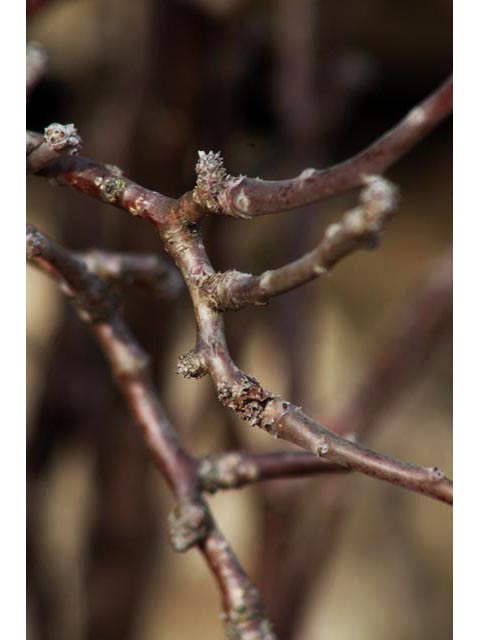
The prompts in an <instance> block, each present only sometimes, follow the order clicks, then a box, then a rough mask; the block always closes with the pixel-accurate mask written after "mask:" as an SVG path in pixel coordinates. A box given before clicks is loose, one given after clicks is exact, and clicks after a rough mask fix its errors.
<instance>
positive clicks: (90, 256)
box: [75, 249, 183, 298]
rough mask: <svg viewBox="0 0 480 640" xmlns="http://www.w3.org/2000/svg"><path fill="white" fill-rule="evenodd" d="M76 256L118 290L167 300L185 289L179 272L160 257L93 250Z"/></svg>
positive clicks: (157, 255)
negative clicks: (142, 292) (130, 289)
mask: <svg viewBox="0 0 480 640" xmlns="http://www.w3.org/2000/svg"><path fill="white" fill-rule="evenodd" d="M75 255H77V256H78V257H79V258H81V259H82V260H84V261H85V264H86V265H87V267H88V269H89V270H90V271H92V272H94V273H96V274H97V275H98V276H100V277H101V278H103V279H104V280H107V281H108V282H111V283H112V284H114V285H116V286H119V287H130V286H133V287H140V288H143V289H146V290H148V291H150V292H151V293H153V294H154V295H156V296H160V297H164V298H171V297H175V296H176V295H178V293H179V292H180V291H181V290H182V289H183V280H182V279H181V277H180V274H179V273H178V271H177V270H176V269H175V267H173V266H172V265H170V264H168V263H167V262H166V261H165V260H163V259H162V257H161V256H160V255H159V254H142V253H117V252H113V251H103V250H99V249H92V250H91V251H88V252H85V253H77V254H75Z"/></svg>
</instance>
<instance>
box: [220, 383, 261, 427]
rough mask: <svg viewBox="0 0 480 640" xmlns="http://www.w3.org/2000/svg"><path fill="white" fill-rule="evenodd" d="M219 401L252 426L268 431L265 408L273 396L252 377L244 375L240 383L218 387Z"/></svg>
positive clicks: (224, 384)
mask: <svg viewBox="0 0 480 640" xmlns="http://www.w3.org/2000/svg"><path fill="white" fill-rule="evenodd" d="M217 394H218V399H219V401H220V402H221V403H222V404H223V405H224V406H225V407H228V408H229V409H232V410H233V411H235V413H237V415H238V416H239V417H240V418H242V420H245V421H246V422H248V423H249V424H251V425H252V426H256V427H260V428H262V429H266V422H265V408H266V406H267V404H268V402H269V401H270V400H272V398H273V396H272V395H271V394H270V393H269V392H268V391H266V390H265V389H263V387H262V386H261V385H260V384H259V383H258V381H257V380H255V378H253V377H252V376H247V375H246V374H242V375H241V378H240V380H239V381H235V382H234V383H231V382H220V383H219V384H218V385H217Z"/></svg>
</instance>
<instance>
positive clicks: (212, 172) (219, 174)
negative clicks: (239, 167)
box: [193, 151, 250, 218]
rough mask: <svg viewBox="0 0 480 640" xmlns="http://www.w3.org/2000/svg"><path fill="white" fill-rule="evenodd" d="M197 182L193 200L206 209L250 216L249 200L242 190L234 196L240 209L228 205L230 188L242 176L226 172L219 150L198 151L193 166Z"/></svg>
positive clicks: (235, 184) (237, 182)
mask: <svg viewBox="0 0 480 640" xmlns="http://www.w3.org/2000/svg"><path fill="white" fill-rule="evenodd" d="M195 171H196V174H197V182H196V185H195V188H194V190H193V201H194V202H196V203H197V204H199V205H200V206H203V207H205V208H206V209H208V211H212V212H222V213H225V214H226V215H232V216H239V217H245V218H248V217H250V216H249V215H248V214H247V213H245V212H246V211H248V208H249V205H250V201H249V198H248V196H247V195H246V194H245V193H244V191H243V190H240V193H239V194H238V196H236V197H235V201H236V204H237V205H238V206H239V209H240V211H238V210H236V209H233V210H232V208H231V207H230V204H229V201H228V194H229V191H230V189H232V188H233V187H238V186H239V185H240V184H241V182H242V181H243V180H244V176H238V177H234V176H231V175H230V174H228V173H227V171H226V169H225V167H224V165H223V158H222V156H221V154H220V152H219V151H217V153H214V152H213V151H209V152H208V153H206V152H205V151H199V152H198V160H197V164H196V166H195Z"/></svg>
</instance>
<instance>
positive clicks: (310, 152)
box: [27, 0, 452, 640]
mask: <svg viewBox="0 0 480 640" xmlns="http://www.w3.org/2000/svg"><path fill="white" fill-rule="evenodd" d="M451 11H452V3H451V2H450V1H447V0H424V2H415V1H414V0H402V1H401V2H398V1H395V0H363V2H358V1H357V0H343V1H341V2H327V1H326V0H270V1H266V0H265V1H263V0H257V1H248V0H136V1H135V2H131V1H129V0H51V1H43V2H42V1H41V0H36V1H34V0H32V1H29V2H27V13H28V17H27V33H28V38H29V40H35V41H38V42H40V43H41V44H43V45H44V46H45V48H46V50H47V52H48V55H49V65H48V71H47V74H46V76H45V77H44V79H43V80H42V81H41V83H40V84H39V85H38V86H37V88H36V89H35V90H34V92H33V94H32V96H31V98H30V100H29V102H28V107H27V127H28V128H30V129H34V130H38V131H43V129H44V127H45V126H46V125H48V124H50V123H51V122H55V121H57V122H62V123H67V122H74V123H75V125H76V126H77V128H78V130H79V132H80V134H81V136H82V139H83V142H84V144H83V151H82V153H83V155H85V156H87V157H92V158H95V159H96V160H99V161H102V162H107V163H111V164H115V165H118V166H120V167H121V168H122V169H123V170H124V172H125V175H127V176H128V177H130V178H132V179H134V180H135V181H137V182H139V183H140V184H142V185H145V186H147V187H149V188H152V189H155V190H158V191H160V192H161V193H164V194H166V195H169V196H173V197H177V196H178V195H180V194H181V193H183V192H184V191H186V190H189V189H191V188H192V187H193V185H194V181H195V174H194V167H195V162H196V155H197V150H199V149H203V150H206V151H208V150H210V149H212V150H214V151H217V150H220V151H221V152H222V154H223V156H224V158H225V164H226V167H227V169H228V171H229V172H230V173H232V174H239V173H243V174H247V175H250V176H257V175H259V176H262V177H264V178H283V177H290V176H292V175H297V174H298V173H299V172H300V171H301V170H302V169H303V168H305V167H312V166H314V167H317V168H320V167H324V166H327V165H328V164H331V163H332V162H336V161H339V160H342V159H345V158H346V157H348V156H349V155H351V154H352V153H355V152H357V151H359V150H360V149H361V148H362V147H363V146H365V145H366V144H368V143H370V142H371V141H373V140H374V139H375V138H376V137H377V136H379V135H380V134H382V133H383V132H384V131H385V130H386V129H387V128H389V127H390V126H392V125H393V124H394V123H395V122H396V121H397V120H398V119H400V118H401V117H402V116H403V115H404V114H405V113H406V112H407V111H408V110H409V109H410V108H411V107H413V106H414V105H415V104H416V103H417V102H418V101H419V100H421V99H423V98H424V97H425V96H426V95H427V94H428V93H430V92H431V91H432V90H433V89H435V88H436V86H437V85H438V84H439V83H440V82H441V81H443V79H444V78H445V77H446V76H447V75H448V74H449V73H450V70H451V44H452V43H451V25H452V16H451ZM451 133H452V132H451V123H450V122H448V123H445V124H443V125H442V126H441V127H440V128H439V129H438V130H437V131H435V132H434V133H433V134H432V135H431V136H430V137H429V138H428V139H427V140H425V141H424V142H422V144H421V145H419V146H418V147H417V148H416V149H415V150H414V151H413V152H411V153H410V155H409V156H408V157H407V158H405V159H403V160H402V161H401V162H399V163H398V165H396V166H395V167H394V168H393V169H392V170H391V171H390V172H389V174H388V175H389V177H390V178H391V179H392V180H393V181H395V182H396V183H397V184H398V185H399V186H400V188H401V194H402V202H401V209H400V213H399V214H398V216H396V217H395V219H394V220H393V221H392V223H391V224H390V226H389V227H388V230H387V232H386V234H385V235H384V237H383V239H382V243H381V246H380V248H379V249H378V250H376V251H373V252H368V253H367V252H358V253H357V254H355V255H354V256H352V257H350V258H348V259H346V260H345V261H344V262H342V263H341V264H340V265H339V266H338V268H336V269H335V270H334V271H333V273H332V275H331V277H329V278H328V279H326V280H322V281H319V282H315V283H312V284H309V285H307V286H305V287H303V288H301V289H299V290H297V291H295V292H291V293H289V294H287V295H285V296H283V297H281V298H279V299H275V300H273V301H272V302H271V304H270V306H269V307H258V308H254V309H246V310H243V311H240V312H237V313H230V314H228V315H226V327H227V338H228V341H229V344H230V346H231V351H232V354H233V356H234V358H235V359H236V360H237V361H238V362H239V364H240V365H241V366H242V367H243V368H245V369H246V370H247V371H248V372H249V373H250V374H252V375H255V376H256V377H257V378H258V379H259V380H260V381H261V382H262V383H263V384H264V386H266V387H267V388H269V389H271V390H272V391H274V392H276V393H281V394H284V395H285V396H286V397H287V398H289V399H290V400H291V401H293V402H295V403H296V404H299V405H300V406H302V407H303V408H304V410H305V411H306V412H307V413H308V414H310V415H312V416H314V417H315V418H318V419H319V420H323V421H324V422H326V424H335V419H336V417H337V416H342V415H349V416H350V418H351V420H352V426H353V427H356V424H355V420H356V415H355V414H354V415H350V414H349V413H348V408H349V406H350V405H349V399H350V398H352V394H354V393H355V390H356V389H358V386H357V385H358V383H359V381H361V380H363V379H365V376H366V375H367V376H368V371H369V366H370V365H371V363H372V361H374V360H372V358H373V359H374V358H375V356H376V355H377V354H379V353H380V354H381V353H382V350H383V349H384V348H385V347H384V346H383V345H384V344H385V341H387V342H388V336H389V335H390V334H391V332H392V331H394V332H395V331H398V330H399V331H401V330H402V326H403V325H402V322H404V321H403V318H404V317H405V315H404V311H403V310H404V308H405V305H407V308H408V305H409V302H408V301H409V300H411V299H415V295H416V294H415V292H416V291H417V290H418V287H419V286H420V285H421V283H422V282H424V281H425V278H426V277H428V274H429V273H431V272H432V271H431V270H432V268H433V269H434V270H435V266H433V267H432V265H435V264H438V263H436V262H435V260H437V258H440V257H441V256H442V255H444V254H445V252H446V251H447V250H448V247H449V245H450V243H451V236H452V229H451V223H452V220H451V200H452V179H451V173H452V167H451V160H452V158H451ZM27 203H28V221H29V222H31V223H33V224H35V225H37V226H38V227H39V228H40V229H41V230H42V231H44V232H45V233H47V234H49V235H50V236H51V237H52V238H54V239H56V240H58V241H60V242H61V243H62V244H64V245H65V246H67V247H69V248H71V249H78V250H86V249H89V248H93V247H96V248H100V247H101V248H107V249H112V250H128V251H149V252H152V251H153V252H161V251H162V248H161V245H160V241H159V239H158V237H157V236H156V234H155V233H154V231H153V228H152V227H151V226H150V225H148V224H146V223H144V222H143V221H140V220H137V219H134V218H131V217H129V216H128V215H126V214H125V213H124V212H119V211H117V210H115V209H113V208H111V207H108V206H107V205H105V204H102V203H99V202H96V201H94V200H90V199H88V198H87V197H85V196H81V195H79V194H77V193H74V192H72V191H69V190H66V189H59V188H53V187H52V185H50V184H49V183H48V182H47V181H46V180H44V179H41V178H35V177H32V178H29V181H28V194H27ZM354 203H355V194H345V195H342V196H341V197H336V198H334V199H332V200H329V201H327V202H322V203H320V204H318V205H315V206H313V207H308V208H305V209H304V210H300V211H296V212H292V213H286V214H281V215H276V216H269V217H265V218H260V219H258V220H255V221H252V222H245V221H237V220H232V219H223V218H220V217H213V218H212V219H211V220H208V221H207V223H206V224H205V225H204V227H205V228H204V234H205V242H206V246H207V249H208V251H209V253H210V255H211V258H212V261H213V264H214V266H215V267H217V268H218V269H226V268H237V269H239V270H242V271H247V272H252V273H255V272H259V271H262V270H264V269H268V268H273V267H277V266H280V265H281V264H283V263H285V262H286V261H287V260H291V259H293V258H295V257H298V256H299V255H301V254H302V253H303V252H304V251H306V250H309V249H311V248H313V247H314V246H315V244H316V243H317V242H318V240H319V239H320V237H321V234H322V231H323V230H324V229H325V226H326V225H327V224H328V223H330V222H332V221H334V220H335V219H337V218H338V217H339V216H340V215H341V214H342V213H343V212H344V211H345V210H346V209H347V208H349V207H351V206H353V205H354ZM27 296H28V300H27V306H28V317H27V329H28V335H27V348H28V394H27V395H28V399H27V402H28V404H27V406H28V451H27V469H28V479H27V481H28V514H27V522H28V524H27V526H28V530H27V562H28V625H29V627H28V628H29V631H28V634H29V639H30V640H50V639H54V638H55V639H57V638H58V639H62V640H63V639H68V640H80V639H82V640H84V639H88V640H129V639H133V638H135V639H138V640H154V639H158V638H166V639H168V640H184V639H185V640H186V639H191V638H197V637H201V638H209V639H210V638H211V639H212V640H217V639H218V640H219V639H220V638H222V637H223V629H222V625H221V622H220V620H219V613H220V607H219V598H218V594H217V592H216V588H215V585H214V583H213V580H212V579H211V577H210V575H209V573H208V571H207V568H206V567H205V565H204V564H203V562H202V561H201V559H200V558H199V557H198V555H197V554H196V553H195V552H191V553H188V554H185V555H177V554H175V553H174V552H173V551H172V550H171V549H170V547H169V545H168V541H167V531H166V526H165V523H166V517H167V514H168V511H169V509H170V507H171V505H172V502H171V498H170V496H169V494H168V492H167V491H166V488H165V486H164V483H163V481H162V479H161V477H159V475H158V473H157V471H156V469H155V468H154V467H153V465H152V464H151V463H150V461H149V459H148V456H147V454H146V452H145V451H144V448H143V444H142V442H141V440H140V438H139V437H138V435H137V433H136V431H135V429H134V427H133V425H132V422H131V419H130V417H129V415H128V412H127V410H126V408H125V406H124V404H123V402H122V399H121V398H120V396H119V393H118V392H117V390H116V389H115V387H114V384H113V381H112V379H111V375H110V373H109V371H108V368H107V366H106V364H105V363H104V362H103V359H102V357H101V355H100V354H99V352H98V350H97V348H96V345H95V344H94V342H93V340H92V339H91V337H90V335H89V333H88V331H87V330H86V328H85V327H84V326H82V324H81V323H80V322H79V321H78V319H77V317H76V316H75V314H74V312H73V311H72V309H71V308H70V307H69V306H68V305H67V304H66V302H65V300H64V299H63V297H62V296H61V294H60V293H59V292H58V291H57V289H56V287H55V285H54V284H52V283H51V282H49V281H48V280H47V279H46V278H45V277H44V276H43V275H41V274H39V273H36V272H35V271H33V270H32V269H29V271H28V281H27ZM412 296H413V298H412ZM405 301H407V302H405ZM447 307H448V305H447ZM124 312H125V316H126V317H127V319H128V323H129V324H130V326H131V328H132V330H133V331H134V333H135V334H136V336H137V337H138V338H139V340H140V342H141V344H142V345H143V346H144V347H145V348H146V349H147V350H148V351H149V352H150V353H151V354H152V356H153V358H154V370H155V376H156V380H157V382H158V387H159V390H160V393H161V397H162V399H163V402H164V404H165V406H166V408H167V410H168V412H169V414H170V416H171V418H172V420H173V422H174V424H175V425H176V428H177V429H178V431H179V433H180V435H181V438H182V440H183V442H184V443H185V444H186V445H187V446H188V448H189V449H190V450H191V452H192V453H194V454H196V455H203V454H207V453H212V452H218V451H222V450H226V449H235V448H245V449H249V450H251V451H267V450H273V449H274V448H278V449H285V448H286V445H285V443H283V445H280V444H278V442H277V441H273V440H272V439H271V438H270V437H269V436H268V435H266V434H264V433H262V432H260V431H257V430H251V429H249V428H247V426H246V425H245V424H242V423H240V422H238V421H237V420H236V419H235V418H234V417H233V416H232V415H229V414H227V413H226V411H225V410H224V409H223V408H222V407H220V405H219V404H218V402H217V400H216V397H215V394H214V392H213V390H212V385H211V383H210V382H209V380H208V379H207V378H204V379H202V380H199V381H195V380H185V379H183V378H180V377H179V376H176V375H175V368H176V359H177V357H178V356H179V355H180V354H182V353H184V352H186V351H187V350H188V349H190V348H191V347H192V346H193V344H194V339H195V328H194V321H193V314H192V312H191V307H190V303H189V300H188V296H187V294H186V293H185V292H182V293H181V294H180V295H179V296H178V297H177V298H176V299H174V300H170V301H165V300H159V299H155V298H153V297H151V296H149V295H147V294H145V293H142V292H139V291H133V290H130V291H129V292H128V295H127V297H126V299H125V306H124ZM434 312H435V309H434V308H433V307H432V313H434ZM440 315H441V322H440V323H439V328H438V330H437V331H436V333H435V335H434V337H433V338H432V339H431V340H430V341H429V342H428V345H426V346H425V345H422V344H421V345H420V348H419V347H418V345H416V346H415V345H414V346H413V347H412V353H408V354H407V356H408V357H407V360H408V361H409V362H410V364H409V366H408V367H407V368H406V370H405V371H402V372H399V373H398V383H396V384H393V385H392V384H391V381H390V383H388V388H387V386H386V388H385V398H384V400H385V401H383V399H382V393H383V389H382V384H381V382H380V384H379V385H377V392H378V395H379V397H380V400H378V399H377V400H376V405H375V407H374V408H373V410H372V412H371V415H369V422H368V431H369V435H370V431H371V438H370V440H369V442H370V444H371V445H372V446H373V447H374V448H376V449H378V450H380V451H383V452H386V453H389V454H391V455H393V456H396V457H399V458H402V459H405V460H408V461H410V462H414V463H417V464H423V465H427V466H430V465H432V466H433V465H438V466H440V467H441V468H442V469H443V470H444V471H445V472H446V473H447V474H449V475H451V472H452V462H451V452H452V434H451V395H452V394H451V326H450V325H451V319H450V317H449V315H448V312H446V313H445V314H443V315H442V314H440ZM392 327H393V329H392ZM423 346H425V349H423ZM417 351H418V353H417ZM417 356H418V357H417ZM393 380H394V383H395V382H396V380H395V375H394V376H393ZM385 384H386V385H387V382H386V383H385ZM392 387H393V389H394V391H393V392H392ZM350 413H351V412H350ZM374 427H375V430H373V428H374ZM366 430H367V429H365V431H366ZM210 504H211V506H212V509H213V511H214V514H215V515H216V517H217V518H218V521H219V524H220V527H221V528H222V529H223V531H224V533H225V534H226V536H227V537H228V539H229V540H230V542H231V544H232V545H233V547H234V549H235V551H236V552H237V553H238V555H239V557H240V559H241V561H242V563H243V564H244V566H245V567H246V568H247V570H248V572H249V574H250V575H251V576H252V578H253V579H254V581H255V582H256V584H257V585H259V586H260V588H261V589H262V592H263V594H264V597H265V600H266V603H267V608H268V611H269V614H270V616H271V618H272V619H273V621H274V624H275V626H276V629H277V632H278V636H279V639H280V640H291V639H294V638H295V639H302V640H314V639H317V638H324V637H328V639H329V640H347V639H348V640H351V639H352V638H355V639H356V640H363V639H365V640H366V639H369V640H384V639H385V638H389V639H390V640H414V639H417V638H418V639H420V638H421V639H422V640H426V639H427V638H428V639H432V640H433V639H435V640H442V639H446V638H450V637H451V622H452V620H451V617H452V609H451V604H452V577H451V560H452V557H451V552H452V549H451V543H452V523H451V511H450V509H449V508H448V507H447V506H445V505H443V504H440V503H436V502H434V501H432V500H429V499H427V498H423V497H421V496H418V495H415V494H410V493H407V492H403V491H402V490H400V489H398V488H396V487H392V486H389V485H386V484H384V483H380V482H376V481H374V480H370V479H368V478H365V477H362V476H360V475H355V476H352V477H348V478H347V477H345V476H343V477H341V478H338V477H337V478H333V477H332V478H327V477H323V478H322V477H318V478H312V479H303V480H281V481H274V482H269V483H264V484H262V485H259V486H256V487H252V488H248V489H243V490H240V491H235V492H228V493H224V494H219V495H216V496H214V497H213V498H211V499H210Z"/></svg>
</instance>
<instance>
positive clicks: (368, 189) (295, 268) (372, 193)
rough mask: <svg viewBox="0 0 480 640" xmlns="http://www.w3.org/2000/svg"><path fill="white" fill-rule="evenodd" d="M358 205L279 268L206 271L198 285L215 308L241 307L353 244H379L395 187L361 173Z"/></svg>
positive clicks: (316, 270)
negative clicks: (314, 243)
mask: <svg viewBox="0 0 480 640" xmlns="http://www.w3.org/2000/svg"><path fill="white" fill-rule="evenodd" d="M365 182H366V186H365V187H364V189H363V190H362V191H361V193H360V205H359V206H358V207H356V208H354V209H352V210H350V211H348V212H347V213H346V214H345V215H344V216H343V218H342V219H341V221H340V222H339V223H334V224H331V225H330V226H329V227H327V229H326V231H325V234H324V236H323V238H322V240H321V241H320V244H319V245H318V246H317V247H316V248H315V249H314V250H313V251H310V252H309V253H306V254H305V255H304V256H302V257H301V258H299V259H298V260H295V261H294V262H291V263H290V264H287V265H285V266H283V267H280V268H279V269H274V270H272V271H265V273H262V274H261V275H259V276H251V275H249V274H245V273H240V272H238V271H228V272H226V273H216V274H214V275H213V276H211V277H207V278H206V280H205V282H202V284H201V286H202V288H203V290H204V291H205V293H206V295H207V296H208V297H209V299H210V300H211V302H212V304H213V305H214V306H215V308H216V309H218V310H221V311H224V310H227V309H234V310H237V309H241V308H242V307H245V306H247V305H250V304H266V303H267V302H268V301H269V300H270V298H272V297H273V296H278V295H281V294H282V293H285V292H287V291H290V290H291V289H294V288H296V287H299V286H301V285H303V284H305V283H307V282H310V281H311V280H314V279H316V278H318V277H320V276H325V275H327V274H328V272H329V270H330V269H331V268H332V267H333V266H335V264H336V263H337V262H338V261H339V260H340V259H341V258H343V257H345V256H346V255H348V254H350V253H352V252H353V251H355V250H356V249H359V248H366V249H371V248H373V247H375V246H376V245H377V242H378V239H379V236H380V232H381V231H382V230H383V227H384V225H385V223H386V221H387V219H388V218H389V217H390V216H391V215H392V214H393V213H394V211H395V208H396V205H397V190H396V187H394V186H393V185H392V184H391V183H389V182H388V181H387V180H384V179H383V178H381V177H379V176H370V177H368V178H365Z"/></svg>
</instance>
